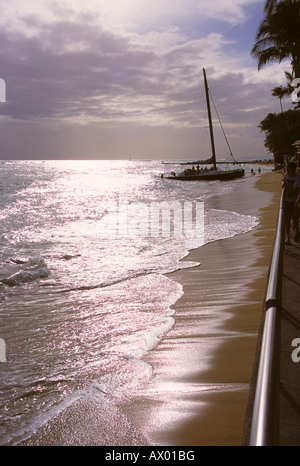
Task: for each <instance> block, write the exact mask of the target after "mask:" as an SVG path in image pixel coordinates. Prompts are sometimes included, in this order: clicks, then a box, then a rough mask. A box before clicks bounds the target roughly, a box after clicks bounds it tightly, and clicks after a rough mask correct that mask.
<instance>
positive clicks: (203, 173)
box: [166, 68, 245, 181]
mask: <svg viewBox="0 0 300 466" xmlns="http://www.w3.org/2000/svg"><path fill="white" fill-rule="evenodd" d="M203 76H204V86H205V94H206V104H207V113H208V122H209V131H210V142H211V150H212V156H211V158H210V159H209V160H210V161H211V163H212V166H211V168H210V169H207V168H205V169H200V167H199V166H197V168H196V169H195V167H194V166H193V168H189V169H186V170H184V171H183V172H181V173H179V174H176V173H175V172H171V175H170V176H166V178H167V179H170V180H184V181H195V180H200V181H202V180H203V181H205V180H224V181H226V180H234V179H236V178H242V177H243V176H244V174H245V170H243V169H242V168H236V169H233V170H221V169H219V168H218V167H217V162H216V150H215V142H214V132H213V125H212V117H211V109H210V99H209V89H208V84H207V78H206V72H205V69H204V68H203Z"/></svg>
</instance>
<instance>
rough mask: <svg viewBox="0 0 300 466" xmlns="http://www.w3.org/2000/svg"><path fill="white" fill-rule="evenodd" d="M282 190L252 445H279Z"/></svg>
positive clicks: (257, 383) (256, 392)
mask: <svg viewBox="0 0 300 466" xmlns="http://www.w3.org/2000/svg"><path fill="white" fill-rule="evenodd" d="M284 200H285V190H283V191H282V194H281V199H280V209H279V215H278V220H277V228H276V234H275V239H274V245H273V253H272V259H271V265H270V270H269V277H268V283H267V290H266V297H265V303H264V307H265V320H264V325H263V336H262V343H261V350H260V358H259V367H258V375H257V382H256V389H255V398H254V406H253V413H252V422H251V432H250V441H249V445H250V446H270V445H278V441H279V382H280V358H279V355H280V313H281V289H282V262H283V251H284Z"/></svg>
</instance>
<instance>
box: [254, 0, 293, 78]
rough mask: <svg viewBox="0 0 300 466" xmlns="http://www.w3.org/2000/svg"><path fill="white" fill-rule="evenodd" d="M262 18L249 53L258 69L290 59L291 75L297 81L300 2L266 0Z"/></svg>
mask: <svg viewBox="0 0 300 466" xmlns="http://www.w3.org/2000/svg"><path fill="white" fill-rule="evenodd" d="M265 15H266V16H265V18H264V19H263V21H262V22H261V24H260V26H259V29H258V31H257V35H256V42H255V44H254V46H253V48H252V50H251V54H252V55H253V57H254V58H256V59H257V63H258V69H259V70H260V69H261V68H262V67H263V66H264V65H266V64H267V63H268V62H271V61H278V62H281V61H282V60H284V59H287V58H289V59H290V60H291V66H292V70H293V75H294V76H295V78H300V1H299V0H283V1H279V2H278V1H276V0H267V2H266V5H265Z"/></svg>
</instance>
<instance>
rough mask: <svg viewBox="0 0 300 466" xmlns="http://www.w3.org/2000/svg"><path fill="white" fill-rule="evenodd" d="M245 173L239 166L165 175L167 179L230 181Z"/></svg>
mask: <svg viewBox="0 0 300 466" xmlns="http://www.w3.org/2000/svg"><path fill="white" fill-rule="evenodd" d="M244 175H245V170H243V169H242V168H239V169H237V170H220V171H214V172H213V173H209V172H208V173H196V174H182V175H181V174H180V175H171V176H167V177H166V178H167V179H168V180H181V181H209V180H220V181H230V180H234V179H236V178H242V177H243V176H244Z"/></svg>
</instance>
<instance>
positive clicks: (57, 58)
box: [0, 0, 293, 160]
mask: <svg viewBox="0 0 300 466" xmlns="http://www.w3.org/2000/svg"><path fill="white" fill-rule="evenodd" d="M0 3H1V4H2V8H1V15H0V43H1V47H0V80H1V81H0V84H1V83H2V84H3V83H5V86H1V89H0V159H2V160H8V159H124V158H125V159H128V158H131V159H135V158H136V159H159V160H167V159H171V160H175V159H180V160H184V159H194V160H198V159H203V158H207V157H209V156H210V155H211V153H210V145H209V144H210V143H209V136H208V135H209V131H208V127H207V126H208V123H207V110H206V103H205V91H204V85H203V72H202V70H203V68H205V70H206V74H207V78H208V82H209V88H210V92H211V95H212V98H213V103H214V104H215V106H216V109H217V112H218V115H219V117H220V119H221V122H222V125H223V128H224V130H225V133H226V136H227V139H228V142H229V144H230V147H231V151H232V153H233V155H234V157H235V158H236V159H237V160H254V159H265V158H271V155H270V154H268V153H267V152H266V149H265V148H264V133H261V131H260V129H259V128H258V125H259V123H260V121H261V120H262V119H263V118H265V117H266V116H267V114H268V113H269V112H279V111H280V104H279V101H278V99H277V98H275V97H273V96H272V92H271V91H272V89H273V88H274V87H276V86H279V85H281V84H283V85H284V84H285V75H284V71H291V68H290V64H289V62H283V63H281V64H277V63H273V64H270V65H268V66H266V67H265V68H263V69H262V70H261V71H259V72H258V70H257V63H256V61H255V60H254V59H253V57H251V54H250V51H251V48H252V46H253V44H254V42H255V34H256V32H257V28H258V26H259V23H260V21H261V20H262V18H263V7H264V1H261V0H209V1H206V0H151V2H149V0H85V1H84V2H82V1H77V0H60V1H56V0H30V2H28V1H27V0H26V1H25V0H10V1H9V2H4V0H0ZM1 92H2V94H1ZM1 95H2V99H1ZM1 100H2V101H1ZM4 100H5V101H4ZM283 107H284V110H287V109H289V108H293V105H292V101H291V98H290V97H287V98H285V99H284V100H283ZM212 111H213V118H214V126H215V137H216V151H217V158H218V159H219V160H224V159H226V158H227V157H228V156H229V155H230V152H229V150H228V148H227V145H226V142H225V139H224V136H223V133H222V130H221V128H220V127H219V124H218V121H217V114H215V113H214V106H213V110H212Z"/></svg>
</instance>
